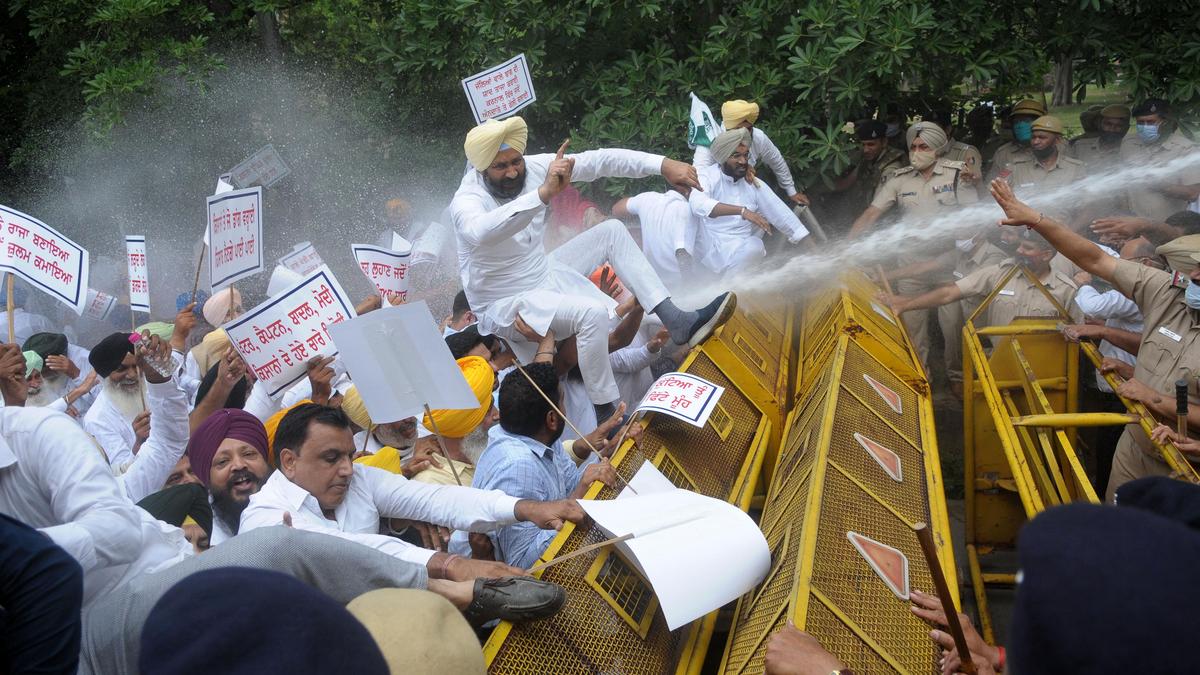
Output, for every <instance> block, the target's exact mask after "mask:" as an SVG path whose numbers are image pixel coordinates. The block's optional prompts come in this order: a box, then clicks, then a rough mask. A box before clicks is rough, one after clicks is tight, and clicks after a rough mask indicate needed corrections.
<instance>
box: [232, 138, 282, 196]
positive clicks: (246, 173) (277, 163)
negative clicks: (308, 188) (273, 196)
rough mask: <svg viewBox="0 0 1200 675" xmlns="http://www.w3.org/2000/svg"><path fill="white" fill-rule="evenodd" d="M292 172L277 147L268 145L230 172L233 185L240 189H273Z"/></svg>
mask: <svg viewBox="0 0 1200 675" xmlns="http://www.w3.org/2000/svg"><path fill="white" fill-rule="evenodd" d="M291 172H292V170H291V169H289V168H288V165H287V164H286V163H285V162H284V161H283V158H282V157H280V156H279V152H278V151H276V150H275V146H274V145H271V144H270V143H268V144H267V145H265V146H263V147H261V148H259V149H258V152H256V153H254V154H253V155H250V156H249V157H247V158H246V159H245V160H244V161H243V162H242V163H241V164H238V165H237V166H235V167H233V168H232V169H230V170H229V177H230V179H231V180H232V181H233V184H234V185H236V186H238V187H240V188H247V187H250V186H252V185H261V186H263V187H271V186H272V185H274V184H275V183H278V182H279V180H280V179H281V178H283V177H284V176H286V175H288V174H289V173H291Z"/></svg>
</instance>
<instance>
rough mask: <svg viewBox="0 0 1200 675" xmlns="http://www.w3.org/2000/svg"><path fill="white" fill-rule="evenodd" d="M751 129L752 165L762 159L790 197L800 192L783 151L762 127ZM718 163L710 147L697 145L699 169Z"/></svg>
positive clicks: (695, 157)
mask: <svg viewBox="0 0 1200 675" xmlns="http://www.w3.org/2000/svg"><path fill="white" fill-rule="evenodd" d="M750 131H751V133H752V134H753V139H752V143H751V145H750V166H758V161H759V160H760V159H761V160H762V161H763V163H765V164H766V165H767V166H769V167H771V172H772V173H774V174H775V180H776V182H778V183H779V189H780V190H783V191H784V193H785V194H786V195H787V196H789V197H792V196H794V195H797V194H800V192H799V191H798V190H796V183H795V181H793V180H792V171H791V169H789V168H788V165H787V160H785V159H784V158H783V153H782V152H780V151H779V148H778V147H776V146H775V143H773V142H772V141H771V139H770V138H768V137H767V134H766V133H764V132H763V130H762V129H758V128H751V129H750ZM717 163H718V162H717V161H716V160H715V159H713V156H712V152H710V151H709V149H708V148H706V147H704V146H703V145H697V146H696V152H695V154H694V155H693V156H692V164H695V165H696V168H697V169H704V168H706V167H710V166H713V165H714V164H717Z"/></svg>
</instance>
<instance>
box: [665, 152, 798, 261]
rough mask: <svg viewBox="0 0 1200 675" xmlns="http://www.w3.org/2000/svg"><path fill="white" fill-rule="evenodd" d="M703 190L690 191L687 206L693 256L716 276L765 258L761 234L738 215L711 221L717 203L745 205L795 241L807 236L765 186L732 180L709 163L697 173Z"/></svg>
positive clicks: (715, 165) (783, 205) (787, 210)
mask: <svg viewBox="0 0 1200 675" xmlns="http://www.w3.org/2000/svg"><path fill="white" fill-rule="evenodd" d="M698 174H699V177H700V184H701V185H702V186H703V187H704V191H703V192H700V191H699V190H692V192H691V194H690V195H689V196H688V203H689V204H690V205H691V208H692V216H693V217H694V218H696V219H697V220H696V223H697V224H696V233H697V234H696V253H697V257H698V258H699V260H700V262H701V263H703V264H704V266H705V267H707V268H708V269H710V270H712V271H713V272H715V273H717V274H721V273H724V272H726V271H728V270H732V269H737V268H739V267H742V266H744V265H747V264H749V263H751V262H753V261H754V260H755V259H757V258H761V257H763V256H764V255H766V248H765V247H764V246H763V243H762V238H763V234H764V232H763V231H762V229H761V228H759V227H758V226H757V225H755V224H754V223H751V222H750V221H748V220H746V219H745V218H742V217H741V216H740V215H734V216H720V217H717V218H710V217H709V215H708V214H710V213H712V210H713V209H714V208H716V206H717V205H718V204H729V205H731V206H744V207H746V208H747V209H749V210H751V211H755V212H757V213H758V214H759V215H761V216H763V217H764V218H766V219H767V221H768V222H770V223H771V225H772V226H773V227H774V228H775V229H777V230H779V231H780V232H782V233H784V234H785V235H787V238H788V241H791V242H793V243H794V242H797V241H800V240H801V239H803V238H805V237H807V236H808V228H806V227H804V224H803V223H801V222H800V219H799V218H797V217H796V214H795V213H792V210H791V209H790V208H788V206H787V205H786V204H784V203H783V200H782V199H780V198H779V197H778V196H777V195H776V194H775V193H774V192H772V191H771V188H769V187H767V185H766V183H763V182H762V181H761V180H760V181H756V182H757V185H751V184H750V183H749V182H747V181H746V180H745V179H739V180H734V179H733V178H730V177H729V176H727V175H726V174H725V172H724V171H722V170H721V165H719V164H712V165H709V166H707V167H705V168H703V169H700V170H699V171H698Z"/></svg>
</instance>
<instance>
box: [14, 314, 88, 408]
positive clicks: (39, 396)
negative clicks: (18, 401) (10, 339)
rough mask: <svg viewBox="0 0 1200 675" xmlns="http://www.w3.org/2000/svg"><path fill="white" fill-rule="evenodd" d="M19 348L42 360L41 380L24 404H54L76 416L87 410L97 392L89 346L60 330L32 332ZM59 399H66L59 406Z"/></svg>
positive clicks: (48, 405)
mask: <svg viewBox="0 0 1200 675" xmlns="http://www.w3.org/2000/svg"><path fill="white" fill-rule="evenodd" d="M21 350H22V351H32V352H36V353H37V354H38V356H40V357H41V358H42V362H43V367H42V368H41V369H40V372H41V378H42V384H41V386H40V387H38V388H37V391H36V392H34V391H32V390H31V391H30V392H29V399H28V400H27V401H26V403H25V405H36V406H38V407H54V408H55V409H56V410H62V411H63V412H65V413H67V414H68V415H70V416H71V417H75V418H79V417H82V416H83V415H84V414H85V413H87V411H88V409H89V408H90V407H91V406H92V402H93V401H94V400H95V399H96V393H97V392H96V391H94V386H95V384H96V377H95V375H94V373H95V371H94V370H92V368H91V366H89V365H88V354H89V352H88V350H86V349H84V348H82V347H79V346H76V345H73V344H71V343H70V341H68V339H67V336H66V335H64V334H62V333H34V334H33V335H31V336H29V339H28V340H26V341H25V343H24V344H23V345H21ZM59 399H65V403H66V405H65V407H59V406H62V405H63V401H60V400H59Z"/></svg>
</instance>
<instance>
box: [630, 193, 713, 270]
mask: <svg viewBox="0 0 1200 675" xmlns="http://www.w3.org/2000/svg"><path fill="white" fill-rule="evenodd" d="M625 208H627V209H629V212H630V213H632V214H633V215H635V216H637V218H638V221H639V222H640V223H641V225H642V252H643V253H645V254H646V260H649V261H650V265H651V266H652V267H654V271H655V272H658V276H659V277H661V278H662V281H663V283H664V284H666V286H667V288H668V289H670V290H671V292H672V293H679V292H682V290H683V289H682V284H683V275H682V274H681V272H680V270H679V261H678V260H676V258H675V252H676V251H679V250H680V249H683V250H685V251H687V253H688V255H692V254H693V253H694V252H695V245H696V228H695V221H694V220H693V219H692V212H691V208H690V207H689V205H688V200H687V198H686V197H684V196H683V195H681V194H679V193H678V192H675V191H674V190H668V191H666V192H643V193H641V194H638V195H634V196H632V197H630V198H629V201H628V202H626V203H625Z"/></svg>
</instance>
